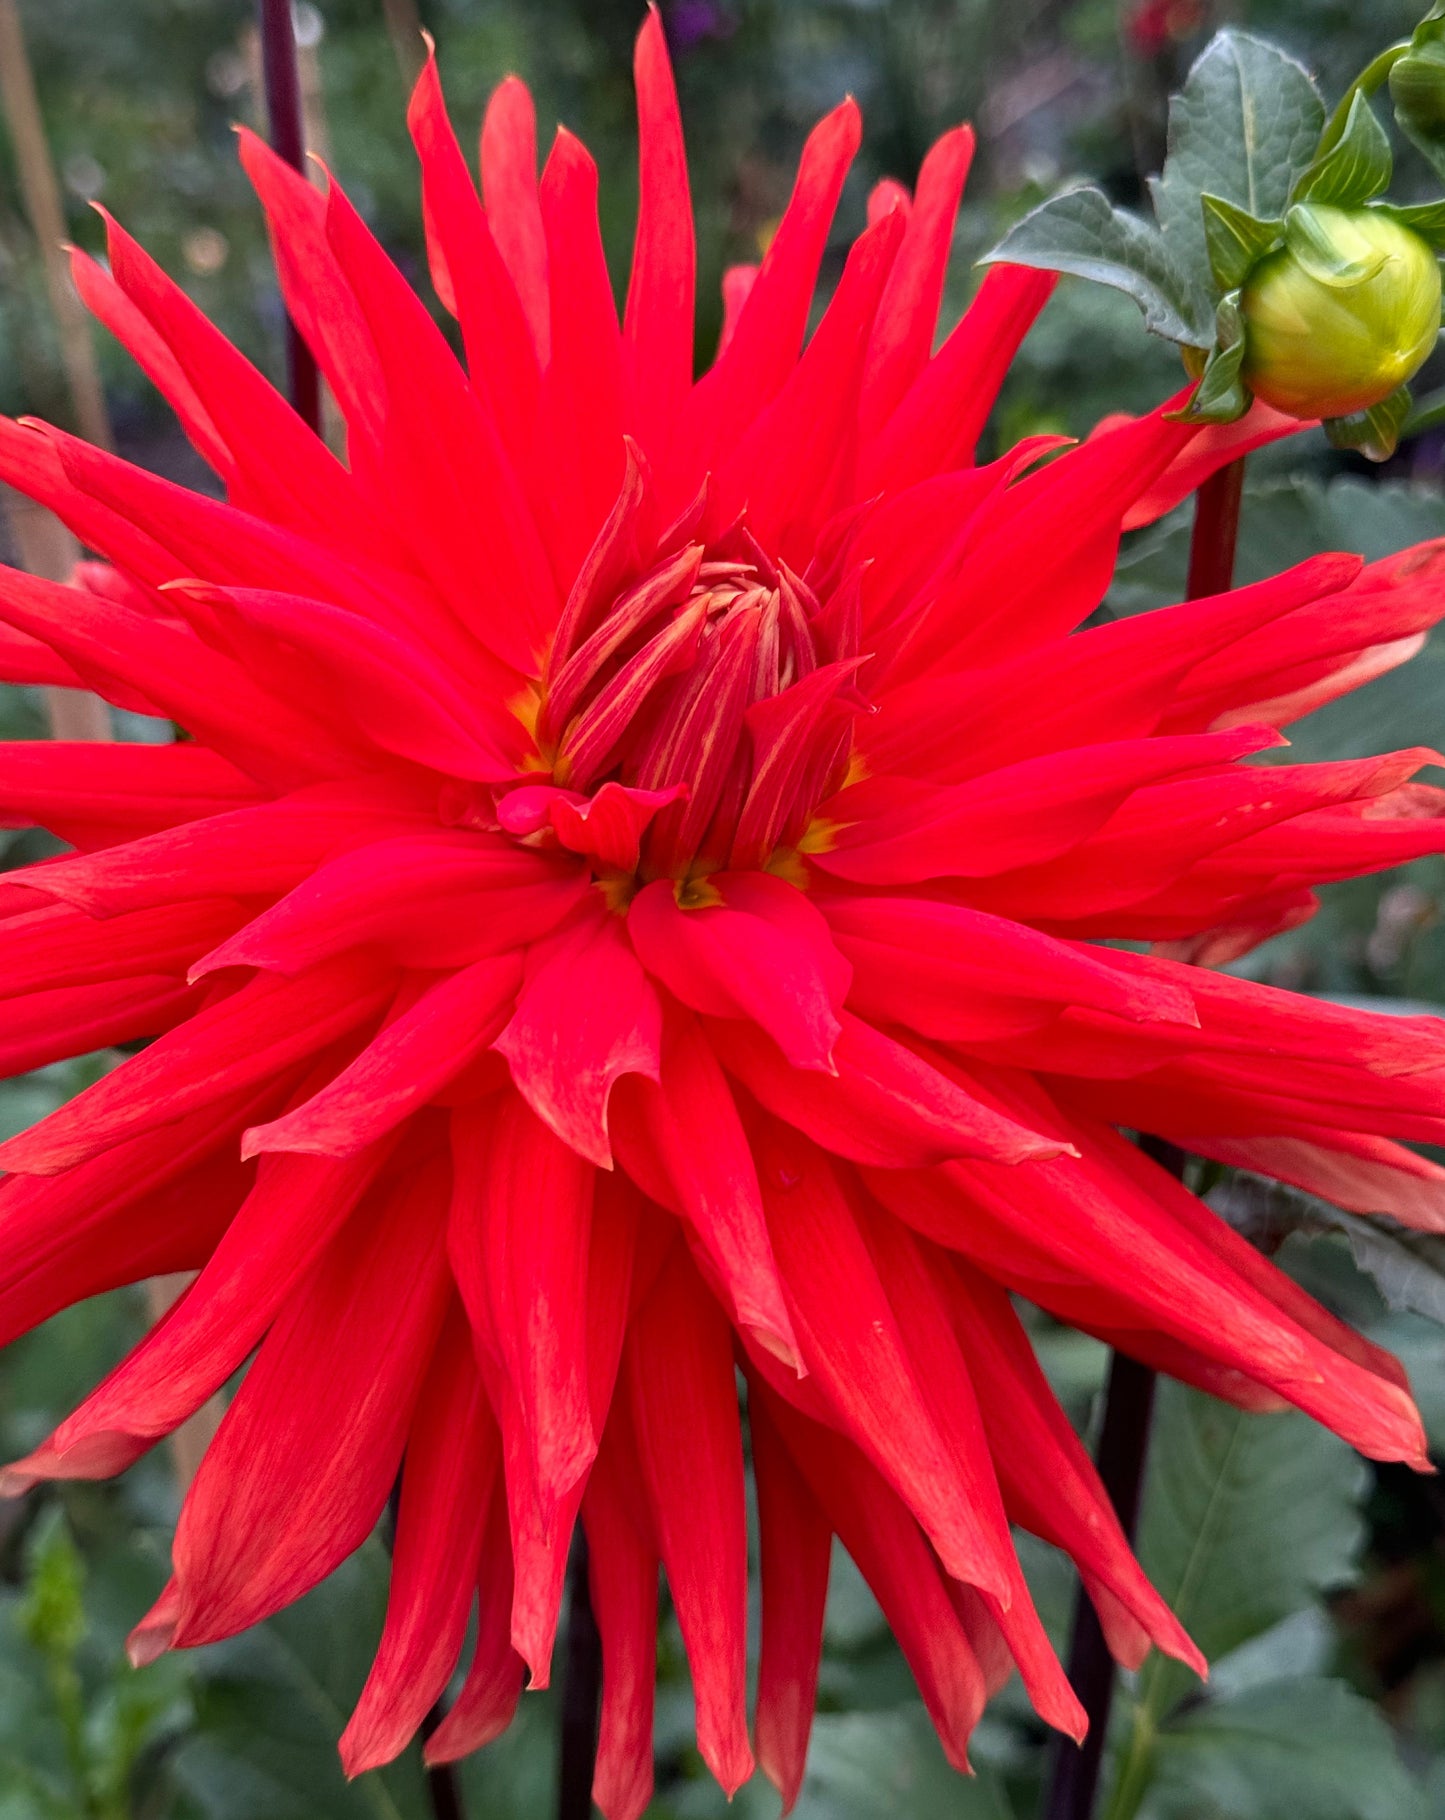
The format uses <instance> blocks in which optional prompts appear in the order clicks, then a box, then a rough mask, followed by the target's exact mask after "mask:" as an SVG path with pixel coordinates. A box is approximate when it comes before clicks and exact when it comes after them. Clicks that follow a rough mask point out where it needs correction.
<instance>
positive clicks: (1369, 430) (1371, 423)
mask: <svg viewBox="0 0 1445 1820" xmlns="http://www.w3.org/2000/svg"><path fill="white" fill-rule="evenodd" d="M1409 415H1410V388H1409V386H1403V385H1402V386H1396V388H1395V390H1394V391H1393V392H1391V394H1390V396H1389V397H1388V398H1382V399H1381V400H1380V402H1379V403H1378V404H1376V405H1371V406H1370V408H1369V410H1368V411H1357V412H1356V413H1355V414H1354V415H1353V416H1350V417H1331V418H1329V419H1328V420H1327V421H1326V423H1325V435H1326V436H1328V437H1329V439H1330V444H1331V446H1332V447H1333V448H1336V449H1356V450H1358V451H1359V453H1360V454H1361V455H1363V456H1365V457H1366V458H1367V459H1368V460H1370V461H1388V460H1389V459H1390V457H1391V456H1392V455H1393V454H1394V453H1395V449H1396V447H1397V446H1398V444H1399V441H1400V431H1401V429H1402V428H1403V427H1404V423H1405V419H1406V418H1407V417H1408V416H1409Z"/></svg>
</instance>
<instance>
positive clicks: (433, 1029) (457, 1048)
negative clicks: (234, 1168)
mask: <svg viewBox="0 0 1445 1820" xmlns="http://www.w3.org/2000/svg"><path fill="white" fill-rule="evenodd" d="M521 982H522V963H521V957H520V956H519V955H512V954H506V955H501V956H498V957H497V958H496V959H495V960H484V961H477V962H475V963H474V964H473V965H472V966H470V967H463V968H462V969H461V970H460V971H459V972H457V973H454V974H452V975H450V976H449V977H448V978H446V979H442V980H438V981H437V982H436V984H435V985H433V986H430V987H429V988H428V989H427V990H426V991H425V992H424V993H423V994H422V995H421V997H420V998H419V999H418V1000H417V1001H416V1003H415V1004H413V1005H412V1006H410V1007H409V1008H408V1009H407V1010H406V1011H404V1012H403V1013H402V1014H401V1015H400V1016H399V1017H397V1018H396V1019H394V1020H393V1021H392V1022H391V1023H389V1024H387V1026H386V1027H385V1029H383V1030H382V1031H380V1032H379V1033H378V1035H377V1036H376V1037H375V1038H374V1039H373V1040H372V1041H371V1042H370V1043H369V1044H368V1045H367V1046H366V1048H365V1049H363V1050H362V1052H361V1054H360V1055H359V1056H357V1058H356V1060H355V1061H354V1062H352V1063H351V1064H350V1065H349V1066H348V1067H346V1068H344V1069H343V1070H342V1071H341V1073H340V1074H338V1075H337V1076H336V1078H335V1079H334V1080H332V1081H329V1082H327V1084H326V1085H325V1086H324V1087H323V1088H321V1090H320V1091H319V1092H318V1093H316V1094H314V1095H313V1096H312V1098H310V1099H309V1100H307V1101H305V1102H304V1103H303V1104H302V1105H300V1106H298V1107H297V1108H296V1109H295V1110H294V1111H293V1112H288V1113H286V1115H285V1116H284V1117H282V1118H279V1119H276V1120H273V1122H272V1123H271V1124H269V1125H256V1126H253V1127H252V1128H251V1129H250V1130H249V1131H247V1132H245V1133H244V1134H243V1136H242V1139H241V1154H242V1155H243V1156H248V1157H250V1156H257V1155H261V1154H263V1153H265V1152H268V1151H290V1152H296V1151H301V1152H305V1151H309V1152H311V1153H313V1154H315V1155H319V1156H325V1157H347V1156H354V1155H356V1153H357V1152H358V1151H360V1150H363V1149H364V1148H365V1147H366V1146H367V1145H369V1144H372V1143H374V1142H375V1141H376V1140H377V1139H378V1138H380V1137H384V1136H385V1135H386V1133H387V1132H389V1131H392V1130H394V1129H395V1128H396V1126H397V1125H399V1124H400V1123H401V1122H402V1120H403V1119H406V1118H408V1117H410V1115H411V1114H412V1113H413V1112H415V1111H417V1110H418V1109H419V1108H421V1107H422V1106H425V1105H426V1104H427V1102H428V1101H430V1100H432V1099H434V1098H435V1097H436V1095H437V1094H438V1093H439V1092H440V1091H441V1089H442V1088H443V1087H445V1086H446V1085H447V1083H448V1082H449V1081H451V1080H453V1079H455V1077H456V1076H457V1075H458V1074H460V1073H461V1071H462V1069H464V1068H465V1067H466V1066H467V1064H468V1063H469V1062H471V1061H472V1060H474V1059H475V1058H476V1057H477V1056H478V1055H480V1054H482V1053H483V1052H484V1051H485V1050H486V1049H487V1048H488V1047H489V1046H490V1044H491V1042H492V1040H493V1039H494V1038H495V1037H496V1035H497V1032H498V1031H499V1030H500V1028H501V1026H502V1024H503V1022H504V1021H505V1019H506V1018H507V1016H508V1015H509V1013H510V1012H511V1009H512V1006H513V1004H514V1002H515V999H516V992H517V988H518V986H520V984H521Z"/></svg>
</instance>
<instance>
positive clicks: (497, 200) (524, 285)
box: [482, 76, 552, 368]
mask: <svg viewBox="0 0 1445 1820" xmlns="http://www.w3.org/2000/svg"><path fill="white" fill-rule="evenodd" d="M482 197H483V200H484V201H485V203H486V208H487V218H488V220H489V221H490V222H491V224H492V232H493V234H494V235H495V236H496V241H497V250H498V252H500V253H501V255H502V259H503V261H504V262H505V264H506V267H507V270H508V271H509V272H510V273H511V275H512V282H513V284H514V285H515V286H516V287H517V296H518V297H519V299H520V300H521V304H522V310H523V313H524V314H525V316H526V318H527V323H528V326H529V328H530V329H531V332H532V342H533V346H534V347H535V349H536V355H537V364H538V367H539V368H541V367H545V366H546V365H547V362H548V360H549V359H550V358H551V320H552V318H551V304H550V301H549V292H548V286H547V236H546V230H545V228H544V227H543V225H542V205H541V197H540V194H539V191H538V184H537V116H536V112H535V110H534V108H533V106H532V97H531V95H530V94H529V93H528V91H527V85H526V84H525V83H524V82H520V81H519V80H518V79H517V77H515V76H508V77H506V78H505V79H504V80H503V81H502V82H500V83H499V84H498V85H497V87H496V88H495V89H494V90H493V91H492V98H491V100H490V101H489V102H488V103H487V112H486V117H485V119H484V121H483V123H482Z"/></svg>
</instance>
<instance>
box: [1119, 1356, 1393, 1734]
mask: <svg viewBox="0 0 1445 1820" xmlns="http://www.w3.org/2000/svg"><path fill="white" fill-rule="evenodd" d="M1365 1480H1366V1473H1365V1467H1364V1465H1363V1463H1362V1462H1361V1461H1360V1460H1358V1459H1357V1458H1356V1457H1355V1456H1353V1455H1352V1454H1351V1452H1350V1450H1349V1449H1348V1448H1347V1447H1346V1446H1345V1445H1344V1444H1343V1443H1342V1442H1341V1441H1338V1440H1337V1439H1336V1438H1335V1437H1334V1436H1333V1435H1330V1434H1328V1433H1326V1431H1325V1430H1323V1429H1321V1428H1317V1427H1315V1426H1314V1425H1313V1424H1312V1423H1311V1422H1309V1421H1307V1420H1306V1419H1305V1417H1303V1416H1301V1415H1295V1414H1289V1415H1269V1416H1260V1415H1250V1414H1246V1413H1245V1412H1244V1411H1242V1410H1238V1409H1231V1408H1228V1407H1226V1406H1225V1405H1222V1404H1220V1403H1216V1402H1214V1401H1212V1400H1211V1399H1209V1398H1207V1397H1205V1396H1202V1395H1201V1394H1200V1393H1199V1392H1198V1391H1195V1390H1189V1389H1185V1388H1184V1387H1183V1386H1182V1385H1179V1384H1176V1383H1172V1382H1168V1383H1161V1385H1160V1387H1159V1410H1158V1417H1157V1420H1156V1423H1155V1428H1154V1446H1153V1449H1152V1452H1151V1456H1150V1461H1149V1484H1148V1491H1147V1493H1146V1497H1145V1506H1144V1519H1143V1526H1142V1532H1141V1536H1140V1545H1139V1558H1140V1560H1141V1562H1142V1563H1143V1566H1144V1570H1145V1572H1146V1573H1147V1574H1148V1575H1149V1578H1150V1580H1151V1582H1152V1583H1153V1585H1154V1586H1155V1587H1156V1588H1157V1589H1158V1590H1159V1592H1160V1593H1161V1594H1162V1595H1163V1597H1164V1598H1165V1600H1166V1601H1167V1602H1168V1603H1169V1605H1170V1606H1171V1608H1172V1609H1173V1611H1174V1612H1175V1614H1176V1616H1177V1617H1178V1618H1179V1621H1180V1622H1181V1623H1182V1624H1183V1625H1184V1627H1185V1628H1186V1630H1188V1632H1189V1633H1190V1635H1191V1636H1192V1637H1193V1638H1194V1640H1195V1642H1196V1643H1198V1645H1199V1647H1200V1648H1201V1649H1202V1650H1203V1651H1204V1653H1205V1655H1206V1656H1207V1657H1208V1658H1209V1659H1210V1660H1211V1661H1214V1660H1217V1659H1218V1658H1219V1657H1220V1656H1223V1655H1226V1654H1227V1653H1228V1652H1229V1651H1230V1650H1232V1649H1237V1648H1238V1647H1239V1645H1240V1644H1242V1643H1247V1642H1248V1641H1249V1640H1250V1639H1251V1638H1252V1637H1257V1636H1259V1635H1261V1634H1262V1633H1263V1632H1264V1631H1266V1630H1268V1629H1269V1628H1270V1626H1271V1625H1273V1624H1276V1623H1278V1621H1279V1620H1280V1619H1281V1618H1284V1617H1288V1616H1289V1614H1290V1613H1291V1612H1294V1611H1298V1610H1300V1609H1301V1608H1302V1607H1304V1606H1306V1605H1309V1604H1311V1603H1312V1602H1313V1601H1314V1600H1315V1599H1316V1598H1317V1597H1318V1596H1319V1595H1320V1594H1321V1593H1323V1592H1326V1591H1329V1590H1332V1589H1334V1588H1337V1587H1340V1586H1344V1585H1348V1584H1349V1583H1350V1582H1351V1581H1352V1580H1353V1579H1354V1577H1355V1571H1356V1560H1357V1556H1358V1554H1359V1550H1360V1545H1361V1542H1362V1540H1363V1528H1362V1524H1361V1520H1360V1516H1359V1509H1358V1506H1359V1500H1360V1496H1361V1494H1362V1491H1363V1488H1364V1485H1365ZM1193 1686H1194V1682H1193V1679H1192V1677H1191V1676H1190V1675H1189V1674H1188V1672H1187V1670H1185V1669H1183V1668H1181V1667H1180V1666H1179V1665H1178V1664H1176V1663H1173V1662H1168V1661H1166V1660H1165V1659H1163V1658H1162V1657H1160V1658H1156V1659H1155V1660H1154V1661H1153V1662H1152V1663H1151V1664H1150V1665H1149V1666H1148V1667H1147V1668H1146V1670H1145V1676H1144V1680H1143V1683H1142V1684H1141V1689H1140V1694H1141V1701H1142V1702H1143V1703H1144V1704H1145V1705H1146V1706H1147V1707H1148V1708H1149V1709H1150V1710H1151V1711H1152V1713H1153V1715H1154V1718H1155V1719H1156V1721H1157V1720H1158V1719H1161V1718H1162V1717H1163V1716H1164V1714H1165V1713H1167V1712H1168V1711H1169V1709H1170V1708H1171V1707H1172V1706H1173V1705H1174V1703H1175V1701H1176V1700H1177V1699H1178V1698H1179V1697H1180V1696H1181V1695H1182V1694H1183V1693H1185V1692H1186V1691H1188V1690H1189V1689H1190V1688H1192V1687H1193Z"/></svg>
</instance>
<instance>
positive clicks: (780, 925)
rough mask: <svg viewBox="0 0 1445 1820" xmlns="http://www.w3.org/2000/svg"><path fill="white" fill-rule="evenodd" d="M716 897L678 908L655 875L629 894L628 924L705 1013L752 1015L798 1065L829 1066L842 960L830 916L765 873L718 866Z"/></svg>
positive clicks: (669, 978)
mask: <svg viewBox="0 0 1445 1820" xmlns="http://www.w3.org/2000/svg"><path fill="white" fill-rule="evenodd" d="M712 882H713V885H714V886H715V888H716V889H717V890H718V891H719V893H720V894H721V896H722V898H723V902H722V903H719V904H713V905H708V906H705V907H704V908H702V909H697V910H683V909H680V908H679V907H678V903H677V898H676V895H675V893H674V891H673V887H672V884H671V883H670V881H668V880H666V879H658V880H657V881H656V882H655V883H653V884H651V885H647V886H644V888H643V889H642V890H641V891H640V892H639V893H638V894H637V896H636V897H635V898H634V899H633V900H632V904H631V907H630V909H629V911H628V916H627V932H628V934H629V935H630V936H631V938H632V945H633V947H634V948H635V949H636V951H637V954H638V957H639V959H640V960H641V961H642V964H643V965H644V966H645V967H646V968H647V970H648V972H649V973H651V974H652V975H653V976H654V977H655V978H656V979H658V980H660V981H661V983H662V984H663V985H664V986H666V987H667V989H668V991H669V992H671V993H673V994H674V995H675V996H676V997H677V998H680V999H681V1000H682V1002H683V1003H684V1004H685V1005H690V1006H691V1007H692V1009H693V1010H694V1011H702V1012H705V1013H707V1014H708V1015H709V1016H711V1017H734V1018H736V1017H745V1018H750V1019H752V1020H753V1022H755V1023H756V1024H757V1025H758V1026H759V1028H761V1029H763V1030H766V1031H767V1033H768V1035H769V1036H771V1037H772V1038H773V1040H774V1042H776V1043H777V1045H778V1047H779V1048H780V1049H781V1050H782V1052H783V1054H784V1055H785V1056H787V1058H788V1060H789V1061H790V1062H791V1063H792V1064H793V1066H794V1067H795V1068H818V1069H822V1070H824V1071H825V1072H826V1071H830V1070H831V1068H832V1060H831V1058H832V1053H833V1046H834V1044H835V1043H836V1042H837V1040H838V1035H839V1032H840V1030H841V1028H842V1026H841V1025H840V1024H839V1022H838V1017H837V1011H838V1008H839V1006H840V1005H841V1004H842V1000H843V997H844V994H845V993H846V991H847V986H848V977H849V969H848V966H847V963H846V962H845V961H843V959H842V957H841V956H840V955H839V954H838V951H837V949H836V948H834V946H833V943H832V938H831V936H830V935H829V934H828V928H827V924H826V923H825V922H824V921H823V919H822V917H821V916H820V915H819V914H818V912H817V911H816V910H815V909H814V908H813V906H812V905H811V904H809V903H807V902H806V900H805V899H804V898H803V897H802V895H801V894H800V893H799V892H797V891H794V890H793V889H792V888H791V887H790V886H787V885H784V884H782V883H781V882H780V881H778V880H774V879H770V878H768V877H767V876H766V875H764V874H757V875H753V876H751V877H744V876H743V875H741V874H719V875H718V876H717V877H716V878H715V879H714V880H713V881H712Z"/></svg>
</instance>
